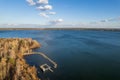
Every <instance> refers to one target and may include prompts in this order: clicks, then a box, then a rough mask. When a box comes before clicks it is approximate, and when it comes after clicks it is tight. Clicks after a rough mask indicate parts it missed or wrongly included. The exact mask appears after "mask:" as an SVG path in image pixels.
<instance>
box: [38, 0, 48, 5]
mask: <svg viewBox="0 0 120 80" xmlns="http://www.w3.org/2000/svg"><path fill="white" fill-rule="evenodd" d="M37 3H39V4H48V0H38V2H37Z"/></svg>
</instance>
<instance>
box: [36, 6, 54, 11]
mask: <svg viewBox="0 0 120 80" xmlns="http://www.w3.org/2000/svg"><path fill="white" fill-rule="evenodd" d="M37 9H38V10H42V11H46V10H52V6H51V5H45V6H39V7H37Z"/></svg>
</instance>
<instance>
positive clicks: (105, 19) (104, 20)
mask: <svg viewBox="0 0 120 80" xmlns="http://www.w3.org/2000/svg"><path fill="white" fill-rule="evenodd" d="M100 22H108V20H107V19H105V20H101V21H100Z"/></svg>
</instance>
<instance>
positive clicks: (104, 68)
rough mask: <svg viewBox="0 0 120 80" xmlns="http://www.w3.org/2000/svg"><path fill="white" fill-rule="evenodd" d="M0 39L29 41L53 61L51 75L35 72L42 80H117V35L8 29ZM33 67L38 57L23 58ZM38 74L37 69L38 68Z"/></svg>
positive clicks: (119, 57)
mask: <svg viewBox="0 0 120 80" xmlns="http://www.w3.org/2000/svg"><path fill="white" fill-rule="evenodd" d="M0 37H1V38H11V37H12V38H14V37H21V38H29V37H30V38H33V39H35V40H37V41H38V42H40V43H41V45H42V47H41V48H39V49H36V50H35V51H39V52H43V53H45V54H46V55H48V56H49V57H50V58H51V59H53V60H54V61H56V63H57V64H58V68H57V69H55V70H54V73H50V72H48V73H43V74H41V73H39V74H38V76H39V77H42V79H44V80H120V32H117V31H114V32H112V31H92V30H90V31H89V30H14V31H12V30H8V31H4V30H3V31H0ZM25 58H26V60H27V62H28V63H29V64H30V65H35V66H36V67H37V68H38V66H39V65H40V64H41V63H44V60H42V59H41V56H40V55H31V56H26V57H25ZM38 71H40V69H39V68H38Z"/></svg>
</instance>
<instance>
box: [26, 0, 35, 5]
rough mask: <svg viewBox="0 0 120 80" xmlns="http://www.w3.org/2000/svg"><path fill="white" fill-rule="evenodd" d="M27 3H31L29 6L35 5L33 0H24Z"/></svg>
mask: <svg viewBox="0 0 120 80" xmlns="http://www.w3.org/2000/svg"><path fill="white" fill-rule="evenodd" d="M26 1H27V2H28V3H29V5H31V6H33V5H36V3H35V2H34V1H33V0H26Z"/></svg>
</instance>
